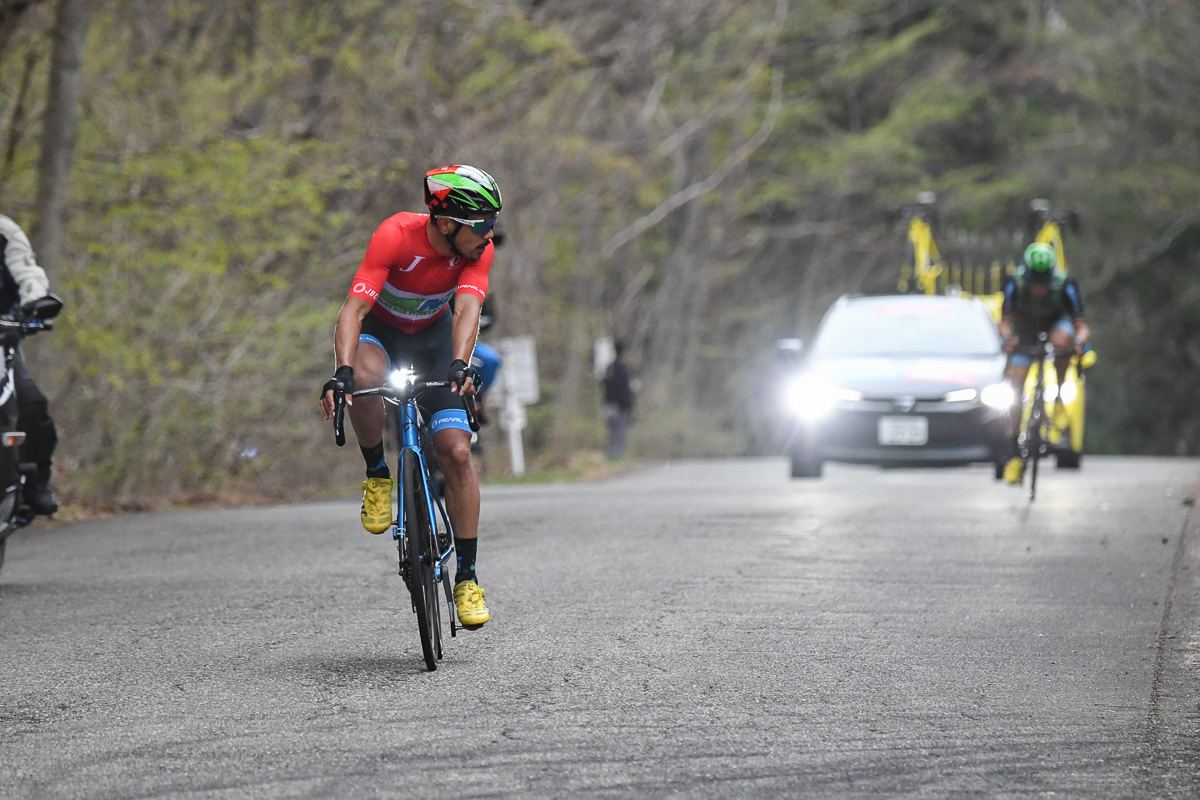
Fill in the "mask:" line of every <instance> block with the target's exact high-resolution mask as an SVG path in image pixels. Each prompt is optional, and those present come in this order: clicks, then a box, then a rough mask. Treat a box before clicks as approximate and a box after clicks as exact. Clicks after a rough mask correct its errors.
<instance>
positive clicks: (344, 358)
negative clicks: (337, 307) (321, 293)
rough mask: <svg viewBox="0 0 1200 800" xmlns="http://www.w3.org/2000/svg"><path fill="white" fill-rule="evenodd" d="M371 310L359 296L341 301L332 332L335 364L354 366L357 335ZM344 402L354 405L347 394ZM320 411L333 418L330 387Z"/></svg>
mask: <svg viewBox="0 0 1200 800" xmlns="http://www.w3.org/2000/svg"><path fill="white" fill-rule="evenodd" d="M370 312H371V304H370V303H368V302H367V301H366V300H363V299H362V298H361V297H354V296H353V295H352V296H349V297H347V298H346V302H344V303H342V310H341V311H339V312H338V319H337V327H336V328H335V329H334V332H333V353H334V357H335V359H336V360H337V364H336V366H338V367H343V366H351V367H353V366H354V357H355V355H356V354H357V353H358V335H359V334H360V333H361V332H362V322H363V320H364V319H366V316H367V314H369V313H370ZM346 403H347V404H348V405H354V400H353V399H352V398H351V397H350V396H349V395H347V396H346ZM321 413H322V414H323V415H324V416H325V419H327V420H328V419H333V390H332V389H330V390H328V391H326V392H325V394H324V395H323V396H322V397H321Z"/></svg>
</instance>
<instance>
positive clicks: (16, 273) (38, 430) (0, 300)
mask: <svg viewBox="0 0 1200 800" xmlns="http://www.w3.org/2000/svg"><path fill="white" fill-rule="evenodd" d="M49 293H50V280H49V278H47V277H46V270H44V269H42V268H41V267H40V266H39V265H38V263H37V259H36V258H35V257H34V254H33V246H32V245H31V244H30V243H29V237H27V236H26V235H25V232H24V231H23V230H21V226H19V225H18V224H17V223H16V222H14V221H13V220H12V219H10V218H9V217H6V216H4V215H3V214H0V314H22V313H23V311H22V309H23V308H24V307H26V306H28V305H29V304H30V303H32V302H33V301H35V300H38V299H40V298H42V297H45V296H46V295H47V294H49ZM13 384H14V386H15V388H16V391H17V425H18V426H20V429H21V430H23V431H24V432H25V444H24V445H22V452H21V454H22V460H23V461H29V462H32V463H33V464H35V465H36V466H37V471H36V472H35V473H34V474H32V475H30V476H28V477H27V478H26V482H25V502H26V503H28V504H29V507H30V509H32V510H33V511H34V512H35V513H37V514H44V515H50V514H53V513H54V512H56V511H58V497H56V496H55V494H54V490H53V489H51V487H50V469H51V462H52V457H53V455H54V448H55V446H56V445H57V444H58V432H57V430H56V429H55V427H54V420H53V419H51V418H50V402H49V401H48V400H47V399H46V395H44V394H42V390H41V389H39V388H38V386H37V384H36V383H34V380H33V376H32V375H31V374H30V373H29V367H28V366H27V365H26V364H25V356H24V354H23V353H22V352H21V349H20V348H19V347H18V348H17V357H16V359H15V360H14V361H13Z"/></svg>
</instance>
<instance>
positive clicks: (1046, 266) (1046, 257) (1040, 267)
mask: <svg viewBox="0 0 1200 800" xmlns="http://www.w3.org/2000/svg"><path fill="white" fill-rule="evenodd" d="M1024 258H1025V266H1026V267H1028V268H1029V271H1030V272H1032V273H1034V274H1042V275H1049V274H1050V272H1051V271H1053V269H1054V261H1055V258H1054V248H1053V247H1051V246H1050V245H1048V244H1046V243H1044V242H1034V243H1033V244H1031V245H1029V247H1026V248H1025V256H1024Z"/></svg>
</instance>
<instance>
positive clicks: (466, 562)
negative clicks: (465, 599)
mask: <svg viewBox="0 0 1200 800" xmlns="http://www.w3.org/2000/svg"><path fill="white" fill-rule="evenodd" d="M478 548H479V540H478V539H459V538H458V537H457V536H455V537H454V552H456V553H458V568H457V569H456V570H455V572H454V583H455V584H459V583H462V582H463V581H475V583H479V578H478V577H476V575H475V552H476V550H478Z"/></svg>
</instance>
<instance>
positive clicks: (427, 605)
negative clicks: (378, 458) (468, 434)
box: [401, 450, 442, 672]
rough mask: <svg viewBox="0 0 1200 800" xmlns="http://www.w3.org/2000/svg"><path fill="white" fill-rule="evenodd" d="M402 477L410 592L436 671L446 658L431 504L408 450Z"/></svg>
mask: <svg viewBox="0 0 1200 800" xmlns="http://www.w3.org/2000/svg"><path fill="white" fill-rule="evenodd" d="M401 472H402V474H401V478H402V480H403V481H404V531H405V536H406V537H407V538H408V568H409V574H410V575H411V576H412V582H411V585H410V586H409V591H410V592H411V593H412V599H413V610H414V611H416V613H417V629H418V630H419V631H420V634H421V653H422V655H424V657H425V666H426V668H427V669H428V670H429V671H430V672H433V671H434V670H436V669H437V662H438V659H440V658H441V657H442V643H441V624H440V616H441V614H440V611H439V608H438V606H439V598H438V586H437V581H436V580H434V565H435V564H436V562H437V556H436V555H435V554H434V547H433V529H432V526H431V525H430V520H429V504H428V502H427V500H426V496H425V476H424V474H423V473H422V472H421V470H420V468H419V466H418V463H417V457H416V455H415V454H414V453H413V452H412V451H411V450H405V451H404V453H403V455H402V457H401Z"/></svg>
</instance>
